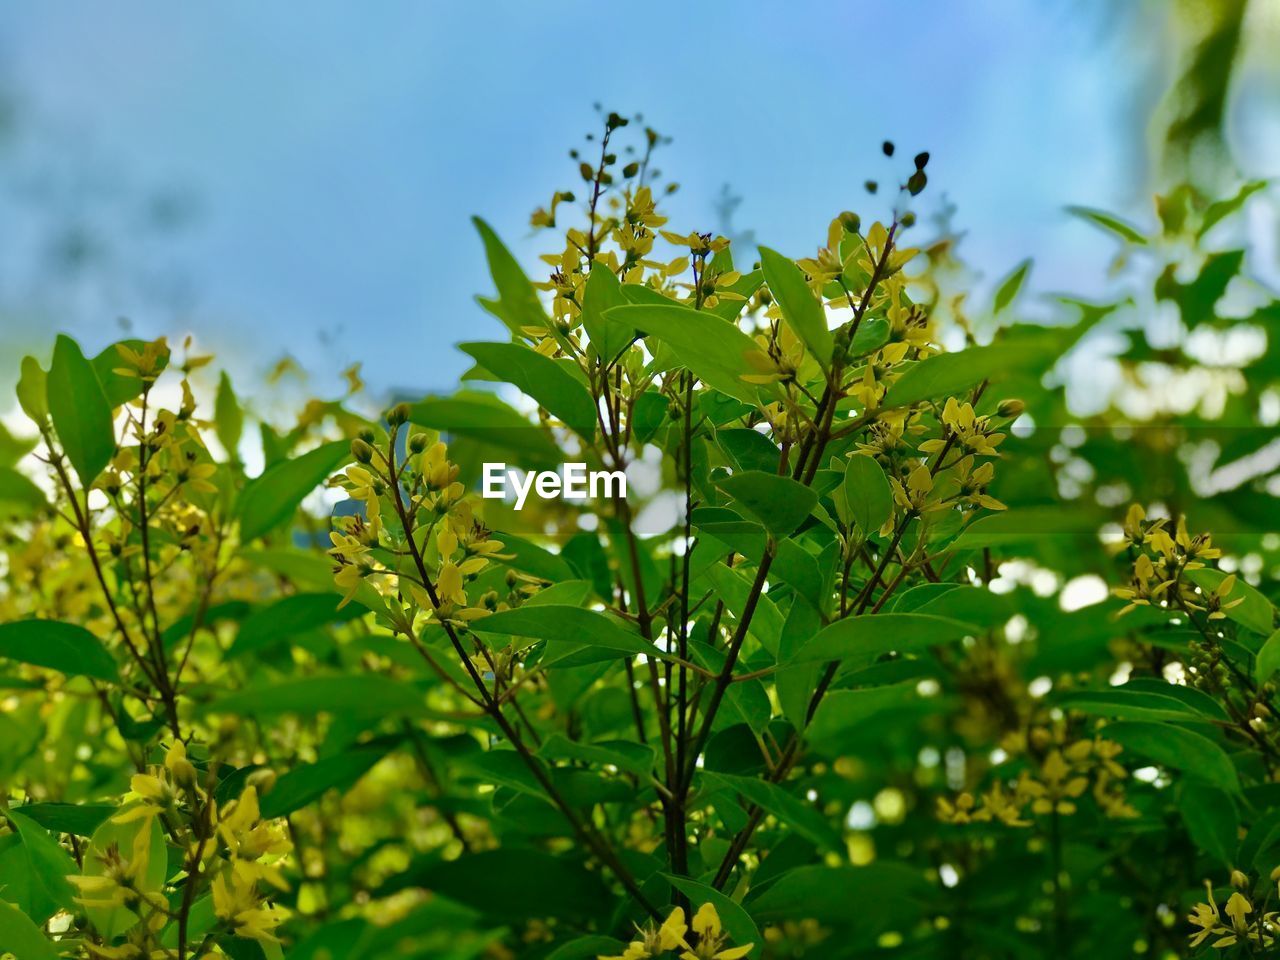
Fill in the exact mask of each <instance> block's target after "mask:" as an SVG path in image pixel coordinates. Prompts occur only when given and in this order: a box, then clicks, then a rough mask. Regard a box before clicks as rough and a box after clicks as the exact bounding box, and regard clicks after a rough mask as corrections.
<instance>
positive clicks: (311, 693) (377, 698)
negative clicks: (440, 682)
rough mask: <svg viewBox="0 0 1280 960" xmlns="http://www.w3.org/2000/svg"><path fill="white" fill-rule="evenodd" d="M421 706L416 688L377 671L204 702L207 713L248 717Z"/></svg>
mask: <svg viewBox="0 0 1280 960" xmlns="http://www.w3.org/2000/svg"><path fill="white" fill-rule="evenodd" d="M423 710H424V701H423V696H422V694H421V693H419V692H418V690H417V689H416V688H415V687H413V686H411V685H409V684H407V683H402V682H400V681H398V680H392V679H390V678H388V677H384V676H380V675H379V674H374V673H363V674H354V675H349V676H348V675H343V676H317V677H302V678H299V679H296V680H284V681H281V682H280V683H276V684H270V685H264V686H259V687H256V688H248V689H245V690H241V691H239V692H238V693H231V694H227V695H226V696H224V697H221V698H220V699H217V700H214V701H213V702H212V703H209V704H207V705H206V706H205V707H204V712H205V713H221V714H236V715H241V716H249V717H267V716H275V715H277V714H281V713H296V714H298V715H299V716H315V715H317V714H321V713H329V714H333V715H334V716H344V717H359V718H362V719H370V718H376V717H380V716H382V715H384V714H385V715H388V716H390V715H393V714H419V713H422V712H423Z"/></svg>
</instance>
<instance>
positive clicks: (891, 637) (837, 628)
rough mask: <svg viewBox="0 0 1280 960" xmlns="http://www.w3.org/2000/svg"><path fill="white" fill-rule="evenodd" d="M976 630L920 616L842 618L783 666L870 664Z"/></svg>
mask: <svg viewBox="0 0 1280 960" xmlns="http://www.w3.org/2000/svg"><path fill="white" fill-rule="evenodd" d="M976 630H977V628H976V627H974V626H973V624H969V623H963V622H961V621H959V620H951V619H948V618H946V617H934V616H929V615H928V614H924V613H876V614H866V615H864V616H860V617H846V618H845V619H843V620H837V621H836V622H835V623H833V624H830V625H829V626H827V627H824V628H823V629H822V630H820V631H819V632H818V634H817V636H815V637H814V638H813V639H811V640H810V641H809V642H808V643H806V644H804V646H802V647H801V648H800V649H799V650H798V651H796V653H795V656H793V657H792V658H791V659H790V660H789V661H788V662H787V666H795V665H796V664H801V663H826V662H829V661H832V660H847V659H855V660H857V661H859V662H860V661H867V662H870V661H872V660H874V659H875V658H877V657H879V656H881V655H882V654H885V653H890V652H894V653H909V652H911V651H915V650H922V649H925V648H927V647H931V646H937V645H940V644H944V643H950V642H952V641H953V640H959V639H960V638H961V637H964V636H966V635H970V634H973V633H974V632H975V631H976Z"/></svg>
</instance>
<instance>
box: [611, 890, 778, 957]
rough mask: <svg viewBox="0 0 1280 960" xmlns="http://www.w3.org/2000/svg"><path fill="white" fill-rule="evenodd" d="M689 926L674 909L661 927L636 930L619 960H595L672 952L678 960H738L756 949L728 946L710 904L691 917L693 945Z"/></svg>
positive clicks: (740, 945) (700, 908)
mask: <svg viewBox="0 0 1280 960" xmlns="http://www.w3.org/2000/svg"><path fill="white" fill-rule="evenodd" d="M690 926H691V925H690V924H689V923H687V922H686V920H685V915H684V910H682V909H681V908H680V907H676V908H675V909H674V910H672V911H671V914H670V915H669V916H668V917H667V919H666V920H664V921H663V922H662V924H661V925H654V924H649V925H647V926H644V927H641V928H639V929H638V931H637V933H638V936H637V937H636V938H635V939H634V940H632V941H631V943H629V944H628V945H627V949H626V950H624V951H623V952H622V954H621V955H620V956H614V957H605V956H601V957H599V958H598V960H649V958H652V957H667V956H671V955H672V953H673V952H675V955H676V956H678V957H679V958H680V960H740V958H741V957H745V956H746V955H747V954H749V953H750V952H751V950H752V948H754V947H755V944H754V943H746V944H739V945H738V946H730V945H729V944H728V939H729V938H728V935H727V934H726V933H725V931H724V927H723V926H722V924H721V922H720V914H719V913H718V912H717V911H716V908H715V906H714V905H713V904H711V903H704V904H703V905H702V906H701V907H699V908H698V912H697V913H695V914H694V915H693V923H692V929H693V934H694V939H693V943H692V944H690V943H689V940H688V938H687V935H688V933H689V929H690ZM677 951H678V952H677Z"/></svg>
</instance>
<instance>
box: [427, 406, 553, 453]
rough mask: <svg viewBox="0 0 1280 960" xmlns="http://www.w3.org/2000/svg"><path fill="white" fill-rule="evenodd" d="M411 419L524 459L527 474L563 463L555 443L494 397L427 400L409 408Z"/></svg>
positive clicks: (534, 425)
mask: <svg viewBox="0 0 1280 960" xmlns="http://www.w3.org/2000/svg"><path fill="white" fill-rule="evenodd" d="M409 419H410V420H412V421H413V422H414V423H416V424H417V425H418V426H420V427H429V428H431V429H432V430H439V431H441V432H447V433H449V434H452V435H453V436H458V437H471V438H473V439H475V440H479V441H481V442H482V443H487V444H492V445H493V446H495V447H497V448H499V449H502V450H505V451H509V452H510V453H512V454H515V455H517V456H519V457H520V458H521V462H520V466H521V467H522V468H524V469H527V470H535V469H543V468H550V467H553V466H555V465H556V464H558V463H559V462H560V448H559V447H558V446H557V445H556V443H555V441H553V440H552V439H551V437H550V436H549V435H548V434H547V433H545V432H544V431H543V430H542V429H541V428H539V427H538V426H537V425H536V424H534V423H533V422H531V421H530V420H528V419H526V418H525V417H524V415H522V414H521V413H519V412H517V411H516V410H513V409H512V408H511V407H509V406H507V404H505V403H503V402H502V401H501V400H500V399H498V398H497V397H495V396H493V395H492V394H488V393H476V392H463V393H459V394H457V395H456V396H452V397H427V398H426V399H424V400H421V401H419V402H418V403H415V404H413V405H412V406H411V407H410V408H409Z"/></svg>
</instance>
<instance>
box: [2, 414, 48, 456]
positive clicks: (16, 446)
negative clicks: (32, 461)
mask: <svg viewBox="0 0 1280 960" xmlns="http://www.w3.org/2000/svg"><path fill="white" fill-rule="evenodd" d="M38 442H39V440H38V438H36V437H15V436H14V435H13V432H12V431H11V430H10V429H9V428H8V427H6V426H5V425H4V423H3V422H0V467H12V466H14V465H15V464H17V462H18V461H19V460H21V459H22V458H23V457H25V456H26V455H27V454H28V453H30V452H31V451H32V450H34V449H35V448H36V444H37V443H38Z"/></svg>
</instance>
